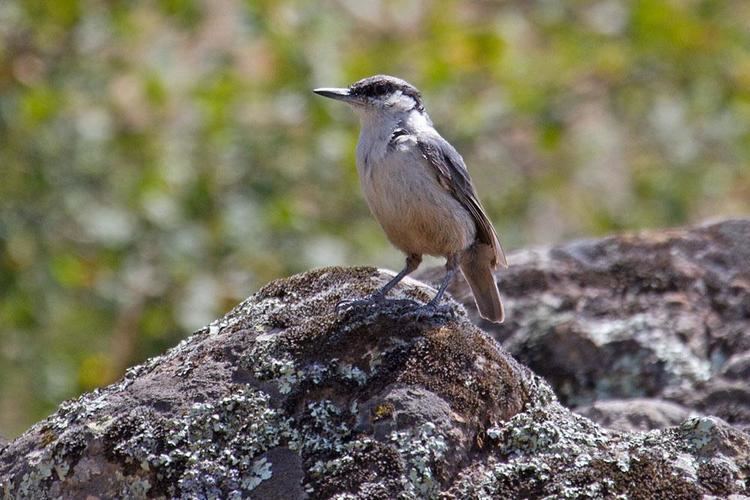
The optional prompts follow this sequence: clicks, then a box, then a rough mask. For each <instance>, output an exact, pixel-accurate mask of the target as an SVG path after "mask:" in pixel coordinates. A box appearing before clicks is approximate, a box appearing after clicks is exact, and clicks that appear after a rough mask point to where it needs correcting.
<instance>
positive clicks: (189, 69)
mask: <svg viewBox="0 0 750 500" xmlns="http://www.w3.org/2000/svg"><path fill="white" fill-rule="evenodd" d="M749 26H750V2H747V1H746V0H735V1H712V0H674V1H668V0H661V1H657V0H634V1H626V0H591V1H589V0H586V1H584V0H579V1H562V0H536V1H531V0H516V1H476V2H459V1H453V0H436V1H427V0H424V1H419V0H398V1H386V0H381V1H377V0H368V1H366V2H365V1H360V0H338V1H337V0H329V1H322V2H308V1H303V0H299V1H292V0H286V1H284V0H282V1H278V0H273V1H271V0H245V1H241V0H156V1H124V0H123V1H121V0H54V1H49V0H2V1H0V435H3V436H4V437H6V438H12V437H14V436H16V435H17V434H19V433H20V432H22V431H23V430H25V429H26V428H27V427H28V426H29V425H31V424H32V423H33V422H34V421H36V420H38V419H40V418H42V417H44V416H45V415H47V414H48V413H49V412H51V411H52V410H53V409H54V408H55V406H57V405H58V404H59V403H60V401H62V400H63V399H66V398H70V397H73V396H76V395H77V394H79V393H81V392H82V391H87V390H91V389H92V388H94V387H97V386H100V385H102V384H106V383H109V382H111V381H113V380H115V379H116V378H118V377H119V376H120V375H121V374H122V373H123V370H124V369H125V368H127V367H128V366H130V365H132V364H134V363H137V362H140V361H142V360H144V359H146V358H147V357H149V356H152V355H154V354H158V353H160V352H163V351H164V350H165V349H167V348H168V347H170V346H172V345H174V344H176V343H177V342H178V341H179V340H180V339H181V338H183V337H184V336H186V335H188V334H189V333H190V332H191V331H192V330H194V329H196V328H199V327H201V326H202V325H204V324H205V323H207V322H209V321H210V320H212V319H214V318H215V317H217V316H219V315H221V314H223V313H224V312H226V311H227V310H228V309H230V308H231V307H232V306H233V305H235V304H236V303H237V302H239V301H240V300H242V299H243V298H245V297H246V296H247V295H249V294H250V293H252V292H254V291H256V290H257V289H258V288H259V287H260V286H262V285H263V284H265V283H266V282H268V281H269V280H272V279H275V278H279V277H282V276H287V275H290V274H292V273H296V272H300V271H304V270H306V269H309V268H312V267H316V266H323V265H332V264H346V265H354V264H358V265H377V266H385V267H390V268H394V269H397V268H400V266H401V265H402V260H403V258H402V256H401V255H400V254H399V253H398V252H397V251H395V250H393V249H391V248H390V247H389V245H388V243H387V241H386V239H385V237H384V235H383V234H382V232H381V231H380V229H379V228H378V226H377V225H376V223H375V222H374V220H373V219H372V218H371V217H370V215H369V213H368V211H367V207H366V206H365V203H364V201H363V199H362V197H361V195H360V191H359V185H358V180H357V176H356V171H355V168H354V146H355V144H356V139H357V133H358V123H357V121H356V119H355V117H354V115H353V113H351V112H350V110H348V109H347V108H346V106H343V105H341V104H337V103H334V102H332V101H329V100H325V99H322V98H320V97H317V96H315V95H314V94H312V93H311V92H310V89H311V88H313V87H317V86H345V85H347V84H349V83H351V82H353V81H355V80H357V79H359V78H362V77H364V76H369V75H371V74H375V73H389V74H394V75H397V76H400V77H402V78H405V79H407V80H409V81H410V82H412V83H413V84H415V85H416V86H417V87H419V88H420V89H421V90H422V92H423V94H424V97H425V101H426V105H427V108H428V110H429V111H430V114H431V116H432V118H433V121H434V122H435V124H436V126H437V127H438V129H439V130H440V131H441V132H442V134H443V135H444V136H445V137H446V138H447V139H448V140H450V141H451V142H452V143H453V144H454V145H455V146H456V147H457V148H458V150H459V151H461V153H462V154H463V156H464V158H465V159H466V162H467V164H468V165H469V169H470V170H471V172H472V175H473V177H474V179H475V182H476V184H477V186H478V190H479V193H480V197H481V198H482V200H483V201H484V204H485V206H486V208H487V210H488V211H489V213H490V215H491V217H492V219H493V221H494V222H495V226H496V228H497V229H498V232H499V233H500V235H501V238H502V240H503V243H504V246H505V247H506V249H507V250H511V251H512V250H513V249H516V248H519V247H522V246H527V245H536V244H545V243H554V242H558V241H562V240H567V239H570V238H576V237H584V236H596V235H603V234H607V233H611V232H614V231H620V230H630V229H639V228H650V227H663V226H674V225H681V224H687V223H691V222H698V221H701V220H704V219H706V218H713V217H718V216H723V215H731V214H748V213H750V28H748V27H749ZM511 264H512V261H511Z"/></svg>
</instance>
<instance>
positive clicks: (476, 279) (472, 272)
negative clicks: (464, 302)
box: [459, 242, 505, 323]
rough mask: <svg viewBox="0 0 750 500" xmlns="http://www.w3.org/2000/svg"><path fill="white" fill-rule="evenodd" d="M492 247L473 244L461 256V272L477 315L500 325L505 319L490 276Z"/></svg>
mask: <svg viewBox="0 0 750 500" xmlns="http://www.w3.org/2000/svg"><path fill="white" fill-rule="evenodd" d="M493 255H494V254H493V250H492V247H491V246H489V245H486V244H483V243H479V242H477V243H475V244H474V245H472V246H471V247H469V248H468V249H467V250H466V251H465V252H464V253H463V254H462V255H461V261H460V264H459V265H460V266H461V272H462V273H463V275H464V278H466V281H467V282H468V283H469V287H471V293H472V294H473V295H474V302H476V304H477V309H478V310H479V314H480V315H481V316H482V317H483V318H484V319H486V320H489V321H492V322H495V323H502V322H503V319H505V311H504V310H503V303H502V302H500V292H499V291H498V290H497V283H496V282H495V277H494V276H493V274H492V259H493Z"/></svg>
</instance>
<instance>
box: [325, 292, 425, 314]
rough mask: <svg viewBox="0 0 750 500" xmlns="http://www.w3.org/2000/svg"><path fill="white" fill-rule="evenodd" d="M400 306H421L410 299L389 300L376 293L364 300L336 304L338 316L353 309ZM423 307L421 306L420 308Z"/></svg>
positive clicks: (344, 301)
mask: <svg viewBox="0 0 750 500" xmlns="http://www.w3.org/2000/svg"><path fill="white" fill-rule="evenodd" d="M385 305H388V306H391V305H395V306H399V307H414V306H419V302H416V301H414V300H410V299H388V298H386V297H385V296H383V295H382V294H379V293H375V294H373V295H371V296H369V297H366V298H364V299H344V300H340V301H339V302H338V303H337V304H336V314H339V315H340V314H342V313H343V312H345V311H348V310H351V309H370V308H374V307H380V306H385ZM420 307H421V306H420Z"/></svg>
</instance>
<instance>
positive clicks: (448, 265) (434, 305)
mask: <svg viewBox="0 0 750 500" xmlns="http://www.w3.org/2000/svg"><path fill="white" fill-rule="evenodd" d="M458 256H459V254H457V253H454V254H452V255H449V256H448V259H447V261H446V262H445V271H446V272H445V277H444V278H443V281H442V283H440V288H438V291H437V293H436V294H435V296H434V297H433V298H432V300H431V301H429V302H428V303H426V304H425V305H423V306H422V307H420V308H419V309H418V311H424V310H425V309H432V310H438V309H441V308H440V307H439V306H440V301H441V300H442V299H443V294H444V293H445V289H446V288H448V285H450V284H451V282H452V281H453V278H454V277H455V276H456V271H458ZM448 310H452V309H451V308H450V307H448V308H447V309H446V312H448Z"/></svg>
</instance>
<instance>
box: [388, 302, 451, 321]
mask: <svg viewBox="0 0 750 500" xmlns="http://www.w3.org/2000/svg"><path fill="white" fill-rule="evenodd" d="M435 314H441V315H446V316H450V317H451V318H455V317H456V309H455V308H454V307H452V306H451V305H449V304H436V303H433V302H428V303H427V304H423V305H421V306H419V307H417V308H416V309H413V310H411V311H407V312H405V313H404V314H402V315H401V316H402V317H405V318H406V317H409V318H411V317H413V318H414V320H415V321H421V320H423V319H425V318H426V317H428V316H434V315H435Z"/></svg>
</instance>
